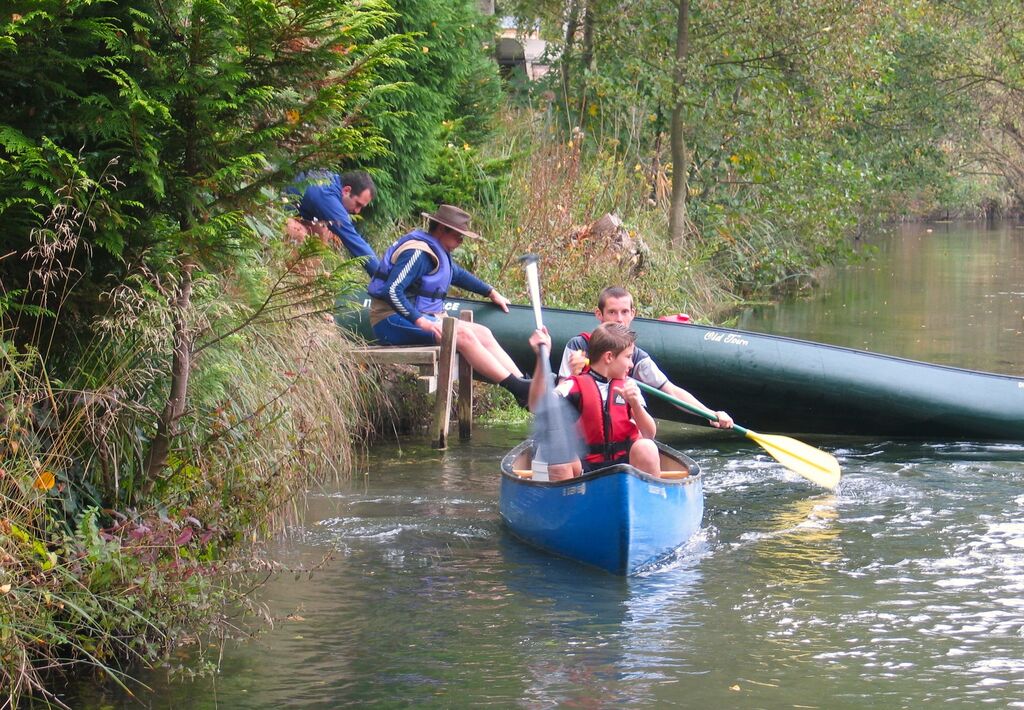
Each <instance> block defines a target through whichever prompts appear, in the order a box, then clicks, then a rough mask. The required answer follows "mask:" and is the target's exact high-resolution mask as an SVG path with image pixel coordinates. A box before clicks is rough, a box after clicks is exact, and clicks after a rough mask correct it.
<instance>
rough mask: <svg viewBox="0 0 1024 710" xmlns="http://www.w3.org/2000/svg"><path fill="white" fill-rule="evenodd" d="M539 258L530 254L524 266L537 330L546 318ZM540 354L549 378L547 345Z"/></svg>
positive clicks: (542, 346) (545, 372)
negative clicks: (538, 268)
mask: <svg viewBox="0 0 1024 710" xmlns="http://www.w3.org/2000/svg"><path fill="white" fill-rule="evenodd" d="M538 260H539V259H538V258H537V256H536V255H534V254H530V255H527V256H524V257H523V264H524V265H525V266H526V288H527V289H528V290H529V291H530V304H531V305H532V306H533V319H534V321H536V323H537V330H541V329H542V328H543V327H544V317H543V315H542V314H541V306H540V275H539V274H538V272H537V262H538ZM539 350H540V352H539V353H538V354H537V355H538V357H540V359H541V361H542V362H543V363H544V364H545V367H544V376H545V377H547V375H548V373H549V372H550V371H551V368H550V365H548V364H547V363H548V362H550V360H549V358H550V357H551V353H549V352H548V349H547V347H546V346H545V345H541V346H540V348H539Z"/></svg>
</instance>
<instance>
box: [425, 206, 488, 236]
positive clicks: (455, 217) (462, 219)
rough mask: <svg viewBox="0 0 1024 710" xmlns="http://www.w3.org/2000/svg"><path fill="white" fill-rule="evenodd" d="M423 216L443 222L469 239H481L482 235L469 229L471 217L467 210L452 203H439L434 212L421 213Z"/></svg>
mask: <svg viewBox="0 0 1024 710" xmlns="http://www.w3.org/2000/svg"><path fill="white" fill-rule="evenodd" d="M422 214H423V216H424V217H426V218H427V219H429V220H430V221H432V222H437V223H438V224H443V225H444V226H446V227H449V228H451V229H454V230H455V231H456V232H458V233H459V234H463V235H465V236H467V237H470V238H471V239H482V237H481V236H480V235H479V234H477V233H476V232H471V231H469V222H470V220H471V219H472V217H470V216H469V212H466V211H465V210H460V209H459V208H458V207H456V206H454V205H440V206H439V207H438V208H437V211H436V212H434V214H429V213H427V212H423V213H422Z"/></svg>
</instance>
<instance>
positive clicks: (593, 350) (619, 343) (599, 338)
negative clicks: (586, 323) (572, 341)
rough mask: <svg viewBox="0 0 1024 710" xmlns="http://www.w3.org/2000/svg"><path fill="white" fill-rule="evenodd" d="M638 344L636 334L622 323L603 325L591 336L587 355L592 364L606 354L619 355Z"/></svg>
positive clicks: (595, 329)
mask: <svg viewBox="0 0 1024 710" xmlns="http://www.w3.org/2000/svg"><path fill="white" fill-rule="evenodd" d="M635 342H636V333H635V332H634V331H632V330H630V329H629V328H627V327H626V326H624V325H622V323H602V324H601V325H599V326H597V327H596V328H594V332H593V333H591V334H590V343H589V344H588V346H587V355H588V357H589V358H590V361H591V362H594V361H596V360H597V359H599V358H600V357H601V356H602V355H604V354H605V353H611V354H612V355H618V354H619V353H621V352H622V351H623V350H625V349H626V348H628V347H629V346H630V345H632V344H633V343H635Z"/></svg>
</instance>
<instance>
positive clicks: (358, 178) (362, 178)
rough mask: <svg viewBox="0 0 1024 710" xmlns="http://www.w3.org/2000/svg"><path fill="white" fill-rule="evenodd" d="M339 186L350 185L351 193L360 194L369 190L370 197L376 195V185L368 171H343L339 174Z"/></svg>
mask: <svg viewBox="0 0 1024 710" xmlns="http://www.w3.org/2000/svg"><path fill="white" fill-rule="evenodd" d="M341 186H342V187H351V188H352V194H354V195H361V194H363V192H365V191H366V190H369V191H370V198H371V199H372V198H374V197H376V196H377V186H376V185H375V184H374V183H373V178H372V177H370V173H368V172H365V171H363V170H353V171H352V172H348V173H343V174H342V176H341Z"/></svg>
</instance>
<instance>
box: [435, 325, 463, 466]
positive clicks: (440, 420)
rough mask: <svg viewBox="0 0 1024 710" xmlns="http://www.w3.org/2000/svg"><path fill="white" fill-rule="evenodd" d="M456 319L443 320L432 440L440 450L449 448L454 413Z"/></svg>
mask: <svg viewBox="0 0 1024 710" xmlns="http://www.w3.org/2000/svg"><path fill="white" fill-rule="evenodd" d="M457 325H458V320H457V319H455V318H442V319H441V358H440V360H439V361H438V363H437V367H438V371H437V398H436V399H435V401H434V426H433V429H432V438H433V440H434V445H435V446H436V447H437V448H438V449H446V448H448V423H449V419H450V418H451V417H450V414H451V411H452V375H453V374H454V368H455V328H456V326H457Z"/></svg>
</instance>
